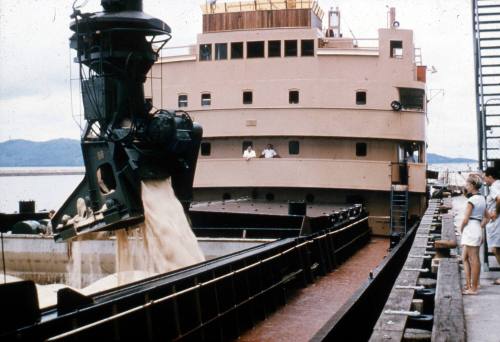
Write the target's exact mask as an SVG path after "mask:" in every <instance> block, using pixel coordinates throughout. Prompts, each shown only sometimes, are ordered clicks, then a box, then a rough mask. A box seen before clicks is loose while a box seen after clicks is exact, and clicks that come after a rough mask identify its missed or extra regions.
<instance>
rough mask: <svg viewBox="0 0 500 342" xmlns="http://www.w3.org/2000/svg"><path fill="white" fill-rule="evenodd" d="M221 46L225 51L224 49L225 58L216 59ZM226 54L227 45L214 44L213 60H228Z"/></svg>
mask: <svg viewBox="0 0 500 342" xmlns="http://www.w3.org/2000/svg"><path fill="white" fill-rule="evenodd" d="M221 46H225V49H226V52H225V57H224V58H218V55H219V53H218V52H220V50H219V49H220V47H221ZM227 52H228V51H227V43H215V44H214V60H216V61H225V60H227V59H228V53H227Z"/></svg>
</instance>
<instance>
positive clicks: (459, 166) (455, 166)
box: [429, 163, 478, 172]
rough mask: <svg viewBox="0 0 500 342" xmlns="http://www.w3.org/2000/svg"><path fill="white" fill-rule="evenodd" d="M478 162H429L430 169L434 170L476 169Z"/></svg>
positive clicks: (468, 170) (470, 170) (469, 170)
mask: <svg viewBox="0 0 500 342" xmlns="http://www.w3.org/2000/svg"><path fill="white" fill-rule="evenodd" d="M477 167H478V164H477V163H445V164H429V170H433V171H446V170H448V171H464V172H465V171H466V172H472V171H476V170H477Z"/></svg>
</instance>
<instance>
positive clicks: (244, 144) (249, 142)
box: [241, 140, 255, 153]
mask: <svg viewBox="0 0 500 342" xmlns="http://www.w3.org/2000/svg"><path fill="white" fill-rule="evenodd" d="M248 146H253V140H243V141H242V142H241V153H244V152H245V150H246V149H247V147H248ZM254 150H255V148H254Z"/></svg>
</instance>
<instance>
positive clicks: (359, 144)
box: [356, 142, 368, 157]
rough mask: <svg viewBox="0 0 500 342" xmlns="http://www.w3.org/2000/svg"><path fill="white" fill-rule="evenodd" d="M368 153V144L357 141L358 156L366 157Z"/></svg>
mask: <svg viewBox="0 0 500 342" xmlns="http://www.w3.org/2000/svg"><path fill="white" fill-rule="evenodd" d="M363 151H364V153H362V152H363ZM367 155H368V144H367V143H365V142H357V143H356V157H366V156H367Z"/></svg>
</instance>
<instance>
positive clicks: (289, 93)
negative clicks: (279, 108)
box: [288, 89, 300, 104]
mask: <svg viewBox="0 0 500 342" xmlns="http://www.w3.org/2000/svg"><path fill="white" fill-rule="evenodd" d="M293 93H297V101H296V102H294V101H292V95H293ZM299 103H300V90H299V89H289V90H288V104H299Z"/></svg>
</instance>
